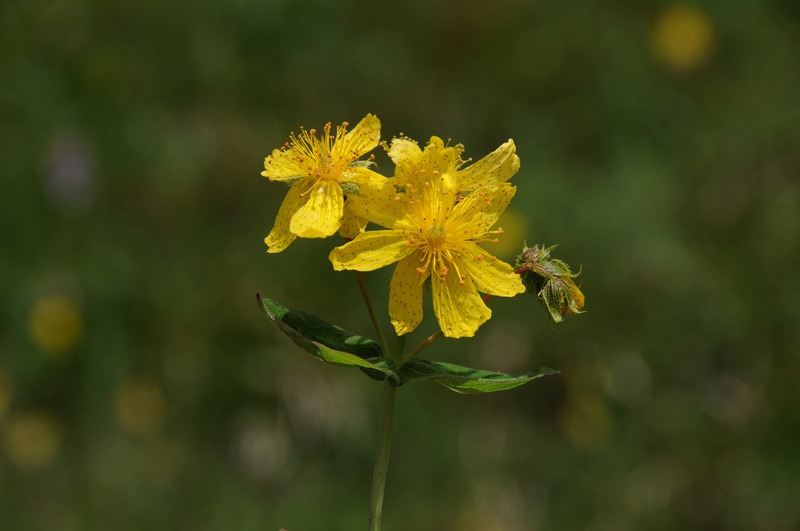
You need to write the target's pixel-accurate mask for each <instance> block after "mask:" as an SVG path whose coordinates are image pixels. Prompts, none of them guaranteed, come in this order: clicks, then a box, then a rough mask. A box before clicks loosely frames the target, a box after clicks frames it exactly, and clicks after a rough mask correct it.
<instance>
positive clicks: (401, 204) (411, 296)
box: [330, 137, 525, 337]
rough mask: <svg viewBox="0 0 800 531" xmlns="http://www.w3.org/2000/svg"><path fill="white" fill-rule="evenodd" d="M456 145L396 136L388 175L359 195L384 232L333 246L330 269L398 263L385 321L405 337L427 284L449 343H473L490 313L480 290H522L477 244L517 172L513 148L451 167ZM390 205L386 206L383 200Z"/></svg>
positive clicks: (418, 317) (488, 235)
mask: <svg viewBox="0 0 800 531" xmlns="http://www.w3.org/2000/svg"><path fill="white" fill-rule="evenodd" d="M461 151H462V148H461V146H455V147H445V146H444V143H443V142H442V140H441V139H439V138H437V137H432V138H431V141H430V143H429V144H428V145H427V147H426V148H425V150H424V151H423V150H421V149H419V147H418V146H417V145H416V144H415V143H414V142H413V141H410V140H408V139H405V138H402V139H396V140H395V141H394V142H393V143H392V147H391V148H390V149H389V155H390V156H391V157H392V159H394V161H395V163H396V165H397V171H396V174H395V177H394V178H392V179H386V183H385V186H383V188H381V189H379V190H378V191H376V192H374V197H373V198H369V197H366V198H364V202H363V204H362V205H361V207H362V209H361V210H360V212H361V213H363V214H364V216H365V218H366V219H368V220H369V221H372V222H375V223H378V224H380V225H381V226H383V227H386V229H387V230H377V231H370V232H366V233H363V234H361V235H360V236H358V237H357V238H355V239H354V240H353V241H351V242H349V243H347V244H346V245H343V246H341V247H337V248H335V249H334V250H333V251H332V252H331V254H330V259H331V262H332V263H333V267H334V269H336V270H343V269H356V270H359V271H372V270H374V269H378V268H380V267H383V266H387V265H390V264H392V263H394V262H397V267H396V268H395V271H394V275H393V276H392V281H391V286H390V290H389V315H390V317H391V319H392V324H393V325H394V328H395V331H396V332H397V334H398V335H403V334H407V333H409V332H411V331H412V330H414V329H415V328H416V327H417V325H419V323H420V322H421V321H422V293H423V284H424V282H425V281H426V280H428V279H429V278H430V279H431V288H432V290H431V291H432V295H433V310H434V313H435V314H436V318H437V319H438V321H439V326H440V327H441V329H442V332H444V335H446V336H448V337H471V336H473V335H474V334H475V331H476V330H477V329H478V327H479V326H480V325H481V324H483V323H484V322H486V321H487V320H488V319H489V317H491V315H492V312H491V310H490V309H489V308H487V307H486V305H485V304H484V302H483V301H482V300H481V297H480V295H478V291H481V292H483V293H487V294H490V295H497V296H503V297H512V296H514V295H516V294H518V293H522V292H524V291H525V287H524V286H523V284H522V281H521V280H520V277H519V276H518V275H516V274H515V273H514V270H513V269H512V268H511V266H510V265H508V264H506V263H505V262H502V261H500V260H497V259H496V258H495V257H494V256H492V255H491V254H490V253H489V252H488V251H486V250H485V249H484V248H482V247H481V246H480V245H479V244H480V243H481V242H484V241H487V240H494V239H496V237H495V235H500V234H502V229H498V230H497V231H491V232H490V231H489V229H490V228H491V227H492V225H494V223H495V222H496V221H497V219H498V218H499V217H500V215H501V214H502V213H503V211H504V210H505V209H506V207H507V206H508V203H509V201H510V200H511V198H512V197H513V196H514V193H515V192H516V188H515V187H514V186H511V185H510V184H508V183H506V182H505V181H507V180H508V179H509V178H510V177H511V176H512V175H513V174H514V172H516V170H517V169H518V168H519V159H518V158H517V157H516V155H515V154H514V144H513V142H512V141H509V142H508V143H506V144H504V145H503V146H501V148H500V149H498V150H497V151H495V152H494V153H493V154H491V155H489V156H487V157H486V158H485V159H482V160H481V161H478V162H477V163H475V164H474V165H473V166H474V167H475V169H472V167H470V168H467V169H465V170H459V169H458V168H459V166H460V165H461V164H462V162H463V161H462V160H461V159H460V154H461ZM389 195H391V196H393V197H392V199H393V200H392V201H389V202H385V199H386V197H388V196H389Z"/></svg>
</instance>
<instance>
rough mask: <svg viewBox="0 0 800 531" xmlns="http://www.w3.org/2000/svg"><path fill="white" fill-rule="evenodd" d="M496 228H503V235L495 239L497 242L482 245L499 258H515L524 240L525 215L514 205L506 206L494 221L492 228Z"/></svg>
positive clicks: (520, 250)
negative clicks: (496, 220) (495, 221)
mask: <svg viewBox="0 0 800 531" xmlns="http://www.w3.org/2000/svg"><path fill="white" fill-rule="evenodd" d="M497 228H502V229H503V235H502V236H500V237H499V238H498V239H497V243H491V244H487V245H484V247H485V248H486V250H488V251H489V252H490V253H492V254H493V255H495V256H497V257H498V258H500V259H503V260H511V259H512V258H516V257H517V255H518V254H519V253H520V252H522V244H523V241H524V240H525V233H526V229H527V223H526V218H525V216H523V215H522V214H521V213H520V212H519V210H517V209H515V208H514V207H508V208H506V211H505V212H503V214H502V215H501V216H500V219H499V220H498V222H497V223H495V226H494V230H497Z"/></svg>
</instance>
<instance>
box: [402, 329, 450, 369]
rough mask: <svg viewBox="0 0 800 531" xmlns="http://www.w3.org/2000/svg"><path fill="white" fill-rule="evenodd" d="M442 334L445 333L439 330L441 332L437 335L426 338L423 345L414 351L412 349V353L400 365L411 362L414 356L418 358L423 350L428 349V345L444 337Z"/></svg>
mask: <svg viewBox="0 0 800 531" xmlns="http://www.w3.org/2000/svg"><path fill="white" fill-rule="evenodd" d="M442 334H444V332H442V331H441V330H439V331H438V332H436V333H435V334H431V335H430V336H428V337H427V338H425V339H424V340H423V341H422V343H420V344H419V345H417V346H416V347H414V348H413V349H411V351H409V353H408V354H406V356H405V357H404V358H403V361H402V362H401V363H400V365H402V364H403V363H405V362H407V361H408V360H410V359H411V358H413V357H414V356H416V355H417V354H419V353H420V352H422V350H423V349H424V348H425V347H427V346H428V345H430V344H431V343H433V342H434V341H436V340H437V339H439V338H440V337H442Z"/></svg>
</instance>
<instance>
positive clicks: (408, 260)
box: [389, 254, 427, 336]
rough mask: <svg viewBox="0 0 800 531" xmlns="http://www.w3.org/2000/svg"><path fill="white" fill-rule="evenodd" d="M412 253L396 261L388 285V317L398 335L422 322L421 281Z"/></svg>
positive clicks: (416, 262) (422, 278) (409, 330)
mask: <svg viewBox="0 0 800 531" xmlns="http://www.w3.org/2000/svg"><path fill="white" fill-rule="evenodd" d="M418 267H419V261H418V260H417V259H416V256H415V255H414V254H412V255H410V256H407V257H405V258H403V259H402V260H400V262H398V264H397V267H396V268H395V269H394V274H393V275H392V283H391V285H390V287H389V317H391V319H392V325H393V326H394V330H395V332H397V335H398V336H402V335H403V334H407V333H409V332H411V331H413V330H414V329H415V328H416V327H417V326H418V325H419V323H420V322H422V283H423V282H424V281H425V278H427V277H421V276H420V274H419V273H418V272H417V268H418Z"/></svg>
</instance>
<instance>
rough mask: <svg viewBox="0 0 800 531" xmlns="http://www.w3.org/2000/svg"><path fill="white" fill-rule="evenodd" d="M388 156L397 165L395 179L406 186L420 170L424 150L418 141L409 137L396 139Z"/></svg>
mask: <svg viewBox="0 0 800 531" xmlns="http://www.w3.org/2000/svg"><path fill="white" fill-rule="evenodd" d="M388 155H389V158H391V159H392V162H394V164H395V169H394V175H395V177H396V178H397V180H398V181H399V184H400V185H405V184H406V183H407V182H408V181H409V179H410V178H411V176H413V175H415V174H416V173H417V170H418V169H419V165H420V161H421V159H422V149H420V147H419V144H417V142H416V141H414V140H411V139H410V138H408V137H400V138H394V139H392V145H391V147H390V148H389V151H388Z"/></svg>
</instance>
